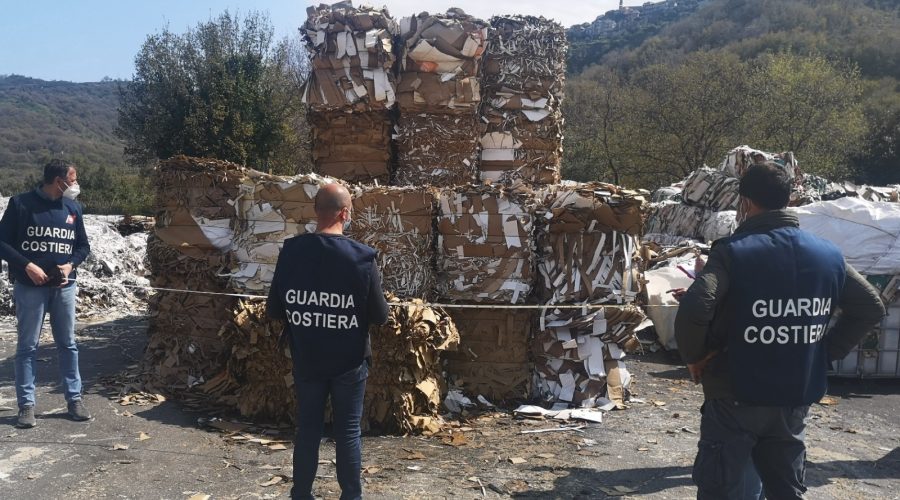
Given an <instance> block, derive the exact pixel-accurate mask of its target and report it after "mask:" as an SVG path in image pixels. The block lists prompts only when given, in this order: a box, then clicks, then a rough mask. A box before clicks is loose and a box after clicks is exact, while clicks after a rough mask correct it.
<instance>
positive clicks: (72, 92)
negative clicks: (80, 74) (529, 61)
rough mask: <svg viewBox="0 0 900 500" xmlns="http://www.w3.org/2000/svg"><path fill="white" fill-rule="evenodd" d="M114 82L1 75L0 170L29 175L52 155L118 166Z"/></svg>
mask: <svg viewBox="0 0 900 500" xmlns="http://www.w3.org/2000/svg"><path fill="white" fill-rule="evenodd" d="M116 88H117V84H116V83H115V82H100V83H71V82H57V81H54V82H48V81H44V80H37V79H34V78H27V77H23V76H16V75H13V76H5V77H3V76H0V116H3V119H2V120H0V168H2V169H4V171H3V173H4V177H5V176H6V175H8V174H7V172H9V169H12V170H13V171H15V172H22V171H28V170H30V169H34V168H36V167H38V166H40V165H42V164H43V162H45V161H46V159H48V158H51V157H56V156H64V157H66V158H70V159H72V160H73V161H76V162H77V163H84V164H90V165H93V166H97V167H99V166H107V167H117V166H121V165H122V162H123V157H122V147H123V146H122V142H121V141H119V139H117V138H116V137H115V135H114V133H113V131H114V129H115V126H116V105H117V103H118V100H117V99H118V97H117V90H116Z"/></svg>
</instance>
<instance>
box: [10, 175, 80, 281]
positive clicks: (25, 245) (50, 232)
mask: <svg viewBox="0 0 900 500" xmlns="http://www.w3.org/2000/svg"><path fill="white" fill-rule="evenodd" d="M7 210H8V211H16V213H14V214H9V215H8V216H9V217H13V218H15V221H14V222H15V231H14V234H4V235H3V237H4V239H5V240H6V242H7V243H9V244H10V245H11V246H12V247H13V249H14V250H16V251H17V252H18V253H19V255H20V256H21V257H19V258H22V259H24V260H23V261H22V262H15V257H14V256H8V258H7V260H8V261H9V263H10V266H9V274H10V276H11V277H12V278H13V280H15V281H17V282H21V283H24V284H27V285H32V284H33V283H32V281H31V279H30V278H29V277H28V275H27V274H26V273H25V264H27V263H28V262H34V263H35V264H37V265H38V266H40V267H41V268H43V269H44V270H45V271H48V270H49V269H51V268H55V267H56V266H59V265H63V264H65V263H66V262H69V261H72V263H73V264H74V265H76V266H77V265H78V264H80V263H81V262H82V261H83V260H84V259H85V258H86V257H87V255H88V253H89V252H90V245H89V244H88V242H87V233H86V232H85V229H84V221H83V219H82V211H81V205H79V204H78V203H77V202H75V201H73V200H69V199H67V198H59V199H57V200H50V199H47V198H46V197H45V195H43V193H41V192H40V188H37V189H35V190H33V191H29V192H27V193H23V194H20V195H18V196H16V197H15V198H13V199H12V200H11V201H10V204H9V206H8V207H7ZM4 233H5V231H4ZM48 274H49V273H48ZM77 277H78V276H77V271H76V270H75V269H73V270H72V273H71V274H70V275H69V279H70V280H73V281H70V282H69V285H68V286H71V285H73V284H74V283H73V282H74V280H77Z"/></svg>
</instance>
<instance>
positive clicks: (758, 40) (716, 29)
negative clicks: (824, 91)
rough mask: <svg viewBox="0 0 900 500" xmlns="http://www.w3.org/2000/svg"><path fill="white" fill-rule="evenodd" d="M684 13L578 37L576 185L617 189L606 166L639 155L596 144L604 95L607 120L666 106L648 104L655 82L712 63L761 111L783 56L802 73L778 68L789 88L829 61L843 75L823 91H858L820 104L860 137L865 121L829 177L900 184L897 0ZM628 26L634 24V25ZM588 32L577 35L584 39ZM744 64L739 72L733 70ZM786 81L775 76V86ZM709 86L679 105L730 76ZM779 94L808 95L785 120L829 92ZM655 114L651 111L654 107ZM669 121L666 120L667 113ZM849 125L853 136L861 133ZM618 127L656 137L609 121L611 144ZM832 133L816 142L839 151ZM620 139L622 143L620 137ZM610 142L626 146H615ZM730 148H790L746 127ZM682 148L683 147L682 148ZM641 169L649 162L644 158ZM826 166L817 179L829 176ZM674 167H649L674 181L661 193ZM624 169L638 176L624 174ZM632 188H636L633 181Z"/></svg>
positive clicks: (646, 16)
mask: <svg viewBox="0 0 900 500" xmlns="http://www.w3.org/2000/svg"><path fill="white" fill-rule="evenodd" d="M678 4H681V2H678ZM675 5H676V3H675V2H667V3H666V4H665V5H662V4H659V5H655V6H653V7H652V9H651V10H650V11H646V10H642V9H647V6H646V5H645V6H643V7H639V8H636V10H637V11H638V12H639V14H638V15H635V13H634V12H632V13H631V15H630V17H627V16H626V17H623V15H622V14H621V13H620V12H618V11H612V12H610V13H607V14H606V15H605V16H601V17H600V18H598V20H597V21H595V22H594V23H593V26H602V25H603V24H604V23H605V24H606V25H607V26H614V29H606V30H605V32H603V33H594V36H593V37H584V36H575V37H573V40H572V46H573V48H572V52H571V59H570V68H569V69H570V79H569V87H568V92H567V95H568V97H569V100H568V104H564V106H566V107H567V111H569V113H568V115H567V125H568V129H567V134H566V143H567V150H568V154H567V157H566V164H565V165H564V173H565V174H566V175H568V176H570V177H572V178H584V179H587V178H597V177H599V178H605V179H610V178H611V177H612V176H613V173H614V172H611V171H610V168H605V167H597V165H600V164H603V163H609V164H610V165H612V163H610V161H609V160H610V157H611V156H615V154H614V153H617V152H622V151H626V150H628V145H627V144H625V145H622V144H617V146H619V149H618V150H617V149H615V148H612V147H606V148H605V149H604V148H598V147H597V144H596V139H595V138H594V136H595V135H596V134H595V132H594V130H595V129H596V127H597V126H598V125H597V121H596V119H595V118H596V117H595V116H591V114H590V113H585V112H584V111H583V109H582V108H583V107H584V106H585V105H587V104H589V103H591V102H597V99H596V96H606V97H607V100H606V102H607V104H608V105H607V110H616V111H619V112H623V113H625V112H629V111H633V110H632V109H631V108H629V105H633V104H634V101H636V100H638V99H647V98H650V99H653V98H656V96H649V97H648V96H647V95H646V94H647V92H648V90H650V89H651V87H652V85H649V86H648V84H647V79H648V78H660V75H663V76H665V77H669V76H672V75H671V74H670V73H672V72H675V71H677V70H676V68H678V67H681V66H684V65H687V66H688V67H694V68H697V69H699V70H700V71H702V70H703V68H704V64H701V62H702V61H709V62H711V63H714V64H718V65H719V66H720V67H721V68H730V69H731V70H734V71H740V72H743V75H744V76H743V78H741V79H740V80H739V81H737V82H730V83H729V85H732V84H735V83H736V85H734V88H735V89H737V88H743V90H741V92H744V95H745V96H746V97H747V99H749V100H752V99H756V101H755V102H754V105H756V106H759V105H761V104H762V105H765V104H766V97H767V96H766V95H765V92H766V91H767V89H761V88H760V85H766V84H767V83H771V82H766V81H765V79H764V78H763V79H761V78H760V74H761V73H762V72H764V71H766V68H768V69H769V71H772V68H773V67H774V66H773V63H772V58H773V57H775V58H778V57H782V56H783V57H782V59H781V62H784V61H786V60H788V59H790V58H791V57H793V58H794V59H790V60H791V61H793V62H795V63H798V64H797V65H796V66H794V67H793V68H792V67H789V66H785V65H784V64H781V66H780V68H778V69H779V70H780V71H781V73H780V78H784V77H785V76H787V75H790V73H791V72H792V71H794V69H796V70H798V71H799V70H801V68H802V69H803V70H811V68H812V69H815V68H814V67H816V66H818V67H819V69H822V66H823V64H821V62H822V61H827V65H829V66H830V67H831V69H828V68H825V73H828V72H829V71H830V73H828V74H825V73H822V72H820V73H819V74H818V75H812V76H817V77H819V78H820V80H821V81H822V82H831V81H833V80H834V78H833V77H835V75H837V77H840V78H844V79H845V80H847V82H848V83H847V84H846V88H848V89H849V91H848V92H847V93H846V94H845V95H844V96H843V98H841V96H840V95H839V94H834V95H833V96H832V97H834V98H835V99H834V100H829V101H827V102H825V101H823V102H821V104H819V105H820V106H822V107H823V108H824V107H836V108H842V109H845V110H847V112H846V113H843V114H842V113H837V114H832V115H831V116H830V118H835V117H837V118H838V119H848V120H851V121H853V123H852V125H853V126H854V127H857V126H859V125H860V124H859V123H856V121H855V117H856V116H858V115H856V114H854V113H855V112H856V111H858V112H859V113H861V114H862V117H863V119H864V123H862V129H861V130H863V132H862V133H861V135H859V136H858V137H845V138H842V139H841V140H843V141H844V142H845V143H846V147H845V148H844V151H843V153H844V154H843V155H838V154H836V153H835V152H834V151H830V152H828V154H827V155H826V156H828V160H829V161H830V162H831V163H830V164H829V165H828V167H827V168H823V169H822V170H821V171H820V172H821V173H826V174H827V173H833V174H834V175H837V176H840V177H845V178H850V179H853V180H856V181H858V182H867V183H874V184H886V183H898V182H900V3H898V2H896V1H893V0H707V1H703V2H700V3H699V4H696V5H693V7H694V10H692V11H690V12H687V11H685V10H683V8H682V10H681V11H676V10H675V8H676V7H675ZM623 19H625V20H626V21H627V22H622V20H623ZM577 29H578V27H574V28H573V30H575V31H577ZM583 29H584V28H582V30H583ZM595 31H596V30H595ZM570 32H571V31H570ZM735 57H736V58H737V60H736V61H734V60H731V59H729V58H735ZM804 61H807V62H808V63H807V62H804ZM775 66H777V63H776V64H775ZM705 67H709V66H708V65H707V66H705ZM666 68H671V70H666ZM610 74H612V76H610ZM775 74H776V73H770V75H771V76H774V75H775ZM681 76H682V77H685V75H681ZM704 78H707V81H708V85H702V84H700V85H698V87H697V88H696V89H695V90H694V91H693V92H688V94H687V95H686V96H674V95H673V96H671V97H672V99H671V100H670V102H675V103H676V104H677V103H682V102H684V99H690V98H693V97H695V96H696V94H698V93H702V92H705V91H707V90H709V89H710V88H715V87H716V86H721V84H724V83H728V82H727V80H728V79H729V78H730V77H729V76H727V75H717V74H709V75H706V76H705V77H704ZM686 80H687V78H686V77H685V78H682V81H686ZM713 80H716V81H713ZM788 80H790V78H788ZM610 82H614V83H610ZM785 82H786V83H785ZM744 83H748V84H749V85H744ZM777 84H782V86H783V87H787V86H789V85H793V86H795V87H797V88H796V89H795V90H792V92H794V94H791V93H787V94H786V96H787V97H788V99H784V97H785V96H780V97H782V99H781V101H779V103H778V106H780V107H781V109H782V110H783V109H784V108H785V106H792V105H793V104H794V102H800V101H802V100H803V99H807V101H808V103H809V102H812V103H813V105H815V103H814V101H811V99H813V97H812V96H814V92H815V91H816V90H817V89H815V88H807V89H806V90H808V91H810V92H809V94H806V95H804V94H803V93H802V89H801V87H803V85H804V81H803V79H802V78H800V79H795V81H787V80H783V81H779V82H776V86H777ZM807 87H809V85H807ZM664 90H668V89H664ZM675 90H678V89H675ZM736 91H737V90H736ZM641 92H643V94H644V95H643V96H642V95H640V94H641ZM651 92H652V90H651ZM754 93H755V94H756V95H754ZM793 95H796V96H797V99H796V101H794V100H793V99H792V96H793ZM656 100H658V101H661V100H664V99H661V98H660V99H656ZM738 101H739V100H738ZM738 104H743V103H738ZM633 107H634V106H632V108H633ZM638 107H640V106H638ZM644 111H647V108H646V106H645V107H644ZM659 111H660V113H662V114H664V112H665V111H666V110H665V109H659ZM714 111H715V112H716V113H719V114H722V115H725V114H727V113H729V112H730V110H728V109H715V110H714ZM752 111H753V110H752V109H751V110H748V112H747V113H745V114H744V115H736V116H734V117H733V118H734V119H736V120H740V119H741V118H745V119H749V118H752V119H755V120H763V121H764V120H766V119H767V115H762V116H760V115H759V114H754V113H752ZM776 111H778V110H776ZM777 115H778V113H776V114H774V115H770V116H777ZM782 115H784V114H783V113H782ZM809 116H810V119H812V120H813V121H815V120H819V119H824V118H823V117H824V116H828V114H827V113H819V114H818V115H817V114H815V113H810V114H809ZM847 117H849V118H847ZM651 118H652V116H651ZM847 123H848V125H850V122H847ZM614 125H615V126H618V130H625V129H628V128H629V127H630V130H631V131H632V133H633V132H634V131H635V130H638V131H640V132H645V131H646V128H644V127H642V125H643V124H642V123H629V124H624V123H611V122H609V121H606V122H604V127H605V128H604V131H605V132H604V133H607V135H610V131H613V132H615V129H616V127H615V126H614ZM831 125H832V128H831V131H830V132H829V133H823V134H819V135H818V136H814V137H813V139H814V140H815V141H816V142H817V143H818V144H820V145H825V146H828V145H829V141H830V140H831V137H830V136H829V134H830V133H835V132H840V128H841V127H842V126H843V125H844V124H843V123H840V122H836V123H833V124H831ZM756 128H757V129H758V128H759V126H758V125H757V127H756ZM784 128H785V129H787V127H784ZM611 135H612V136H613V137H612V139H615V137H614V135H615V134H614V133H612V134H611ZM759 137H764V139H760V138H759ZM606 140H609V141H610V143H614V142H615V141H614V140H611V139H609V137H606ZM728 141H732V142H734V143H735V144H734V145H737V144H743V143H747V142H753V143H754V144H751V145H756V146H757V147H762V146H764V145H765V146H767V147H772V148H777V147H779V145H780V144H781V143H779V141H778V137H774V136H771V134H770V135H769V136H765V134H762V133H760V132H759V130H753V129H752V127H749V126H748V127H743V128H742V127H737V129H736V130H734V131H733V133H731V134H730V135H729V136H728V137H727V139H723V142H728ZM672 142H673V143H677V142H678V141H675V140H674V139H673V141H672ZM682 142H683V141H682ZM717 146H719V145H717ZM818 147H819V146H814V145H812V144H811V143H810V145H809V146H808V150H807V151H806V154H805V155H801V156H800V160H801V162H803V160H804V157H805V158H806V159H810V158H812V157H815V156H817V155H816V153H817V151H818ZM842 147H843V145H842ZM598 149H599V150H600V153H598ZM604 152H605V153H604ZM653 153H659V152H658V151H655V152H653ZM720 155H721V152H720V151H716V152H715V153H714V154H713V157H715V156H720ZM644 156H645V157H646V156H647V155H644ZM841 156H843V157H841ZM613 159H614V158H613ZM706 159H707V160H710V159H711V158H706ZM633 161H634V162H637V163H641V159H640V158H638V159H637V160H633ZM708 162H709V161H708ZM695 163H696V162H695ZM814 163H815V164H814V165H813V171H815V169H816V168H817V167H818V165H819V163H818V162H814ZM826 163H827V162H826ZM822 164H824V163H822ZM807 165H809V164H808V163H807ZM613 166H615V165H613ZM665 166H666V165H665V161H662V160H661V161H660V162H659V164H657V165H650V166H649V167H647V170H653V171H655V172H658V173H663V174H664V175H667V174H668V177H669V178H660V179H659V181H660V182H668V181H670V180H671V178H673V177H676V178H677V177H678V176H679V175H680V172H671V171H668V172H666V171H665V169H664V167H665ZM618 167H621V168H624V169H627V168H628V166H627V165H624V166H623V165H621V164H620V165H619V166H618ZM641 167H644V165H641ZM625 178H626V179H629V177H628V176H625ZM632 178H633V177H632ZM648 187H650V186H648Z"/></svg>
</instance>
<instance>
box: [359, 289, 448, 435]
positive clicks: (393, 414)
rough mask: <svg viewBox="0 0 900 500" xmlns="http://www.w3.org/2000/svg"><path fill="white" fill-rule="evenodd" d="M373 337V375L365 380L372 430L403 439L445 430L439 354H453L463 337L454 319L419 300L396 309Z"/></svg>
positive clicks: (366, 410) (366, 419)
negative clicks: (395, 435) (451, 352)
mask: <svg viewBox="0 0 900 500" xmlns="http://www.w3.org/2000/svg"><path fill="white" fill-rule="evenodd" d="M388 300H389V303H394V304H396V305H392V306H391V308H390V316H389V317H388V321H387V323H386V324H385V325H383V326H381V327H379V328H377V329H376V330H375V331H374V332H373V334H372V371H371V372H370V374H369V379H368V380H367V381H366V395H365V405H364V408H363V421H364V422H365V423H366V424H367V426H368V427H369V428H372V429H378V430H381V431H384V432H391V433H401V434H410V433H413V434H419V433H426V434H432V433H435V432H437V431H439V430H440V427H441V425H442V421H441V418H440V416H439V414H438V413H439V410H440V405H441V401H442V399H443V395H444V394H445V393H446V387H445V383H444V379H443V377H442V376H441V364H440V354H441V352H443V351H448V350H455V349H456V346H457V345H458V344H459V333H458V332H457V330H456V327H455V326H454V324H453V321H452V319H451V318H450V316H449V315H448V314H447V313H446V312H445V311H444V310H442V309H440V308H432V307H428V306H425V305H424V303H423V302H422V301H421V300H418V299H415V300H412V301H411V302H409V303H406V304H403V305H400V304H397V302H398V300H397V299H396V298H393V297H391V296H390V295H388Z"/></svg>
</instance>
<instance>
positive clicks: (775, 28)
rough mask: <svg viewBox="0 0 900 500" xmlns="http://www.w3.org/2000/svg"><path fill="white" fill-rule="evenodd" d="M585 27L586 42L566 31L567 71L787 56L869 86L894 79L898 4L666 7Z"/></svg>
mask: <svg viewBox="0 0 900 500" xmlns="http://www.w3.org/2000/svg"><path fill="white" fill-rule="evenodd" d="M649 7H653V8H652V9H650V10H649V11H648V10H647V9H648V8H649ZM629 12H631V14H628V13H629ZM610 21H611V22H612V23H611V24H610ZM604 25H607V26H608V31H606V33H604V32H602V30H603V28H604ZM590 26H592V27H593V29H592V30H591V29H589V31H590V32H591V33H592V35H591V36H583V35H582V36H579V35H578V33H579V32H583V31H584V29H585V28H581V29H579V27H577V26H576V27H573V28H572V29H570V30H569V33H570V37H571V38H572V51H571V54H572V56H573V57H574V59H573V60H572V61H570V71H573V72H580V70H582V69H583V68H585V67H587V66H589V65H591V64H598V63H603V64H616V65H626V66H628V67H631V68H633V67H639V66H646V65H649V64H654V63H660V62H669V61H672V60H673V58H675V59H677V58H678V57H679V56H684V55H685V54H689V53H692V52H696V51H705V50H715V49H725V50H728V51H730V52H734V53H735V54H738V55H739V56H741V57H742V58H752V57H755V56H757V55H759V54H761V53H765V52H773V51H778V50H784V49H788V50H791V51H794V52H798V53H809V52H817V53H819V54H822V55H824V56H826V57H829V58H840V59H845V60H848V61H852V62H854V63H855V64H857V65H858V66H859V68H860V71H861V73H862V74H863V75H864V76H867V77H871V78H878V77H884V76H886V77H896V76H898V75H900V2H897V1H896V0H705V1H697V0H688V1H687V2H681V1H679V2H673V1H671V0H670V1H669V2H659V3H658V4H652V5H647V6H643V7H634V8H632V9H630V10H629V9H627V8H626V9H625V11H624V12H619V11H610V12H609V13H607V14H606V15H604V16H600V17H599V18H597V20H595V21H594V23H592V25H590ZM573 35H574V36H573Z"/></svg>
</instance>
